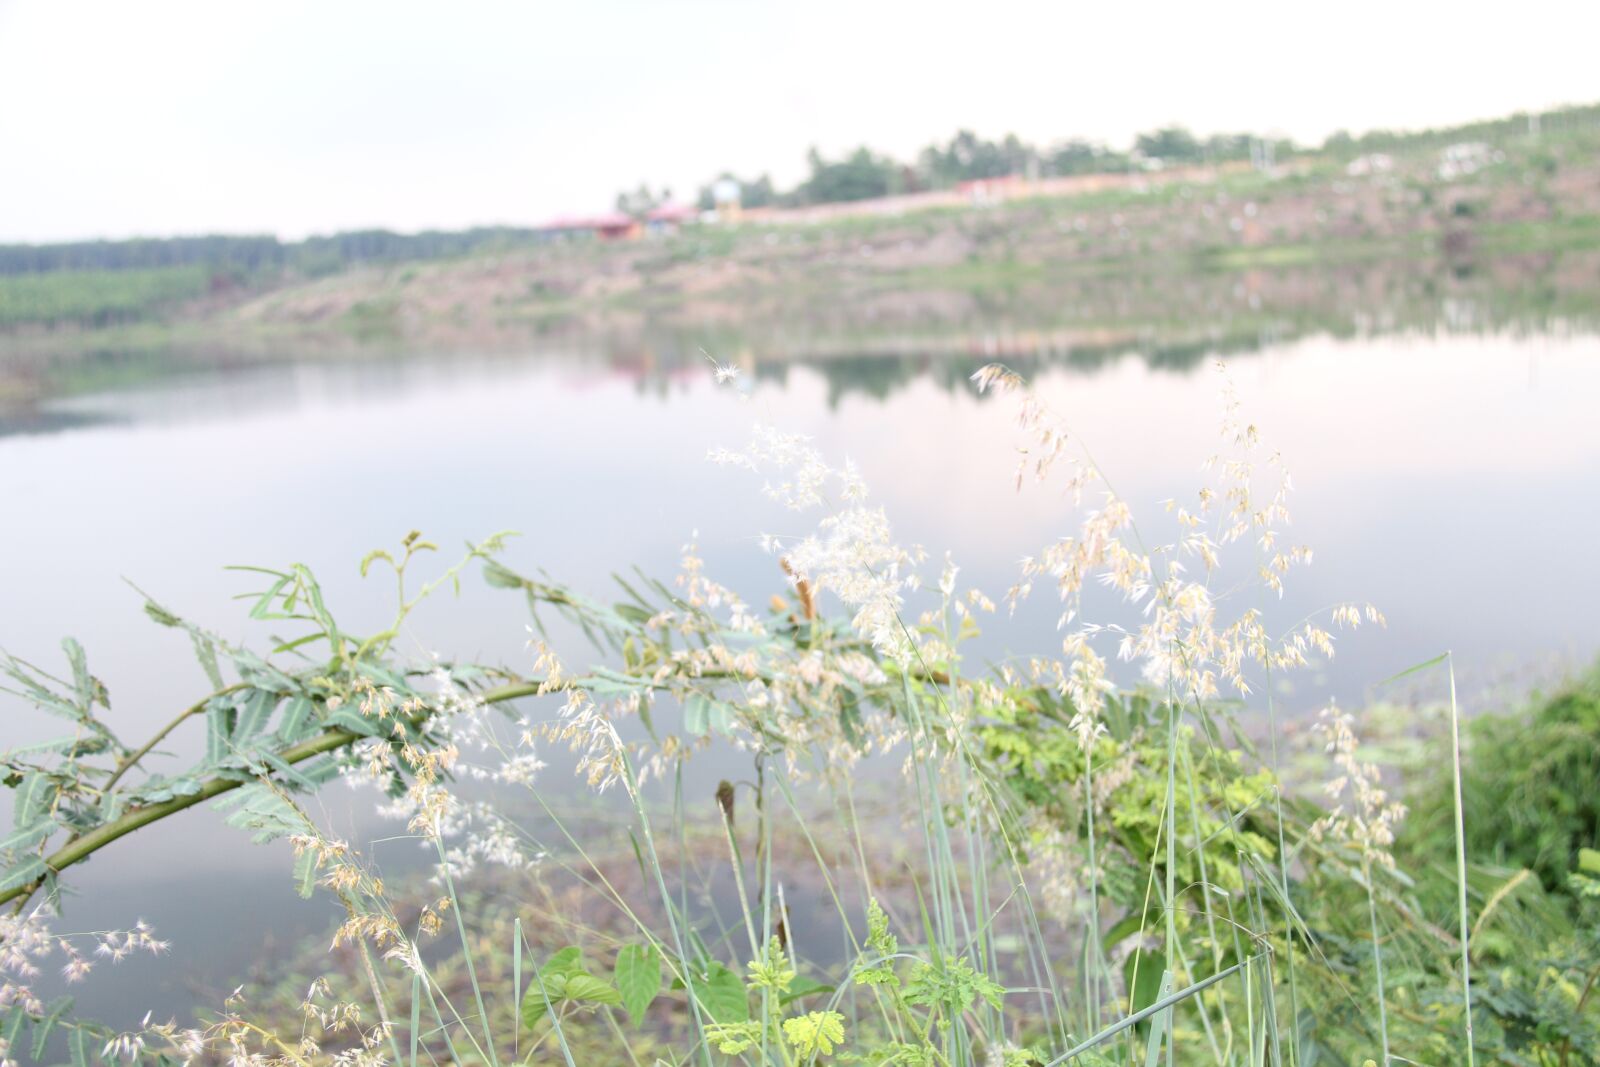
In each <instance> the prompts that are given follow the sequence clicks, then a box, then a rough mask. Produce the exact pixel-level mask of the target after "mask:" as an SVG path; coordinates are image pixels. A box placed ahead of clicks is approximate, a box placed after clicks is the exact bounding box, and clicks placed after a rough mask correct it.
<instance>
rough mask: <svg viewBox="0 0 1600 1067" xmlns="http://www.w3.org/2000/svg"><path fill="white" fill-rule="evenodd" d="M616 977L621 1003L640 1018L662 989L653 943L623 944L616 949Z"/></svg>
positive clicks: (658, 956)
mask: <svg viewBox="0 0 1600 1067" xmlns="http://www.w3.org/2000/svg"><path fill="white" fill-rule="evenodd" d="M615 977H616V981H617V990H618V992H620V993H621V994H622V1006H623V1007H624V1008H626V1009H627V1010H628V1016H629V1017H630V1018H631V1019H633V1021H634V1022H639V1021H640V1020H641V1019H642V1018H643V1017H644V1013H645V1009H646V1008H648V1007H649V1006H650V1002H651V1001H652V1000H654V999H656V996H657V995H658V994H659V993H660V992H661V953H660V952H658V951H657V950H656V947H655V946H654V945H623V946H622V949H621V951H619V952H618V953H617V969H616V975H615Z"/></svg>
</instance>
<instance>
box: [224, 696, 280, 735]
mask: <svg viewBox="0 0 1600 1067" xmlns="http://www.w3.org/2000/svg"><path fill="white" fill-rule="evenodd" d="M240 705H241V707H240V710H239V716H238V720H237V722H236V723H235V724H234V727H233V740H234V743H235V744H242V743H243V742H245V741H248V740H249V739H250V738H252V737H254V736H255V735H256V734H257V733H259V732H260V731H261V729H262V728H263V727H264V726H266V724H267V720H268V719H270V718H271V717H272V709H274V708H276V707H277V706H278V694H277V693H269V692H267V691H266V690H264V689H256V690H253V691H252V692H251V693H250V694H249V696H247V697H245V698H244V699H243V700H242V701H240Z"/></svg>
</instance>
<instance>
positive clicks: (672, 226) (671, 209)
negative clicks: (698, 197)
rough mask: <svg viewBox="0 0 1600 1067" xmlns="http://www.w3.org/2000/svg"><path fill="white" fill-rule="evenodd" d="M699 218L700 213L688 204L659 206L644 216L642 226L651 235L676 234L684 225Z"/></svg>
mask: <svg viewBox="0 0 1600 1067" xmlns="http://www.w3.org/2000/svg"><path fill="white" fill-rule="evenodd" d="M699 217H700V212H699V211H698V210H697V209H695V208H694V207H691V206H690V205H688V204H670V203H669V204H659V205H657V206H656V207H654V208H651V209H650V211H649V213H648V214H646V215H645V217H644V225H645V229H646V230H648V231H649V232H651V233H656V234H667V233H677V232H678V230H679V229H680V228H682V227H683V226H684V224H686V223H690V222H694V221H695V220H697V219H698V218H699Z"/></svg>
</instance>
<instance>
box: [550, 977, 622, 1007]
mask: <svg viewBox="0 0 1600 1067" xmlns="http://www.w3.org/2000/svg"><path fill="white" fill-rule="evenodd" d="M562 994H563V996H564V997H565V999H567V1000H581V1001H584V1002H586V1003H589V1004H621V1003H622V994H621V993H619V992H617V987H616V986H614V985H612V984H611V983H610V982H607V981H605V980H603V979H600V978H596V977H595V976H594V975H592V974H574V975H570V976H568V978H567V987H566V989H564V990H563V991H562Z"/></svg>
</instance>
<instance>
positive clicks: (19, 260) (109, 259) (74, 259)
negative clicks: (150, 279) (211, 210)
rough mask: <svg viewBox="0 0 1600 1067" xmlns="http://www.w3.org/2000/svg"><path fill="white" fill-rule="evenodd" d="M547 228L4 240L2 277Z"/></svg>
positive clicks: (500, 235) (299, 261)
mask: <svg viewBox="0 0 1600 1067" xmlns="http://www.w3.org/2000/svg"><path fill="white" fill-rule="evenodd" d="M538 236H539V231H537V230H533V229H526V228H520V227H511V226H485V227H479V228H476V229H471V230H461V231H456V232H447V231H442V230H429V231H425V232H423V233H414V234H406V233H394V232H392V231H390V230H355V231H351V232H348V233H336V234H332V235H329V236H322V237H308V238H306V239H305V240H303V241H282V240H279V239H278V238H276V237H272V236H260V235H247V236H226V235H208V236H203V237H165V238H136V239H133V240H127V241H72V242H66V243H62V244H38V245H32V244H13V245H0V275H8V274H45V273H51V272H55V271H107V270H110V271H131V270H145V271H147V270H156V269H162V268H172V267H205V268H209V269H210V270H212V271H213V272H217V273H222V274H233V275H240V276H243V275H250V274H254V273H256V272H259V271H271V270H293V271H296V272H298V273H301V274H306V275H313V276H315V275H321V274H329V273H333V272H335V271H339V270H343V269H345V268H346V267H350V266H357V265H360V264H363V263H391V262H399V261H402V260H413V259H446V258H450V257H453V256H461V255H467V254H469V253H473V252H482V251H490V250H493V249H496V248H510V247H514V246H516V245H520V244H526V243H528V242H530V241H533V240H535V239H537V238H538Z"/></svg>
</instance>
